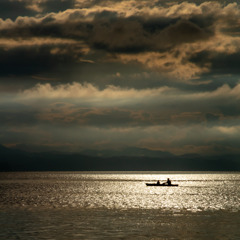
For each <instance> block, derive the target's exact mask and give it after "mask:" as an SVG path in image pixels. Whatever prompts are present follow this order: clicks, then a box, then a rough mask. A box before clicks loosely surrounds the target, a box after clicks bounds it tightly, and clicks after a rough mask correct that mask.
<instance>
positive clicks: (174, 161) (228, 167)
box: [0, 145, 240, 172]
mask: <svg viewBox="0 0 240 240" xmlns="http://www.w3.org/2000/svg"><path fill="white" fill-rule="evenodd" d="M0 171H2V172H3V171H240V155H231V154H229V155H221V156H201V155H198V154H185V155H181V156H176V155H173V154H171V153H169V152H163V151H151V150H148V149H144V148H126V149H124V150H121V151H120V150H119V151H118V150H101V151H100V150H96V151H92V150H84V151H82V152H81V153H61V152H27V151H23V150H18V149H12V148H7V147H4V146H2V145H0Z"/></svg>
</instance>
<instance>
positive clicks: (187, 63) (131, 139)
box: [0, 0, 240, 154]
mask: <svg viewBox="0 0 240 240" xmlns="http://www.w3.org/2000/svg"><path fill="white" fill-rule="evenodd" d="M15 9H18V10H15ZM13 10H14V11H13ZM0 16H1V18H0V64H1V69H0V93H1V97H0V99H1V102H0V116H1V118H0V122H1V134H0V142H1V143H3V144H7V145H18V144H26V145H35V146H44V147H47V146H52V147H54V146H55V147H57V146H61V147H62V148H64V149H66V150H67V149H68V150H72V151H73V150H77V149H84V148H92V149H94V148H121V147H124V146H138V147H147V148H149V149H160V150H164V151H165V150H166V151H170V152H174V153H185V152H192V153H196V152H198V153H201V152H204V153H209V154H210V153H211V154H214V153H219V152H221V151H222V152H238V151H239V150H238V146H239V145H238V144H239V140H240V135H239V129H240V126H239V117H240V114H239V113H240V107H239V106H240V104H239V101H240V98H239V96H240V82H239V74H240V68H239V66H238V63H239V61H240V47H239V46H240V17H239V16H240V8H239V4H238V3H237V2H234V1H228V3H225V2H224V1H192V2H185V1H176V2H172V1H161V0H154V1H136V0H131V1H129V0H128V1H125V0H117V1H113V0H88V1H87V0H62V1H57V2H55V1H52V0H39V1H30V0H4V1H2V2H1V3H0ZM64 146H65V147H64ZM219 149H221V151H220V150H219Z"/></svg>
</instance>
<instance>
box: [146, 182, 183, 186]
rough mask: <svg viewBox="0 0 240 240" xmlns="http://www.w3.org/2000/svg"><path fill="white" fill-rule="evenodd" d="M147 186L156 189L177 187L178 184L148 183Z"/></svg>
mask: <svg viewBox="0 0 240 240" xmlns="http://www.w3.org/2000/svg"><path fill="white" fill-rule="evenodd" d="M146 185H147V186H154V187H177V186H178V184H170V185H168V184H164V183H162V184H158V183H146Z"/></svg>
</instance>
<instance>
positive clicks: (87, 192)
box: [0, 172, 240, 239]
mask: <svg viewBox="0 0 240 240" xmlns="http://www.w3.org/2000/svg"><path fill="white" fill-rule="evenodd" d="M168 177H169V178H170V179H171V180H172V182H173V183H177V184H179V186H178V187H147V186H146V185H145V183H146V182H155V181H157V180H160V181H161V182H163V181H165V180H166V179H167V178H168ZM239 183H240V174H239V173H194V174H193V173H185V172H178V173H176V172H148V173H146V172H142V173H135V172H133V173H130V172H127V173H126V172H124V173H116V172H107V173H92V172H88V173H86V172H84V173H83V172H74V173H73V172H32V173H1V175H0V194H1V198H0V224H1V225H0V227H1V229H4V230H3V231H1V232H0V239H107V238H108V239H209V236H211V239H240V230H239V224H240V217H239V215H240V214H239V212H240V211H239V210H240V191H239V190H240V187H239ZM179 236H181V237H180V238H179Z"/></svg>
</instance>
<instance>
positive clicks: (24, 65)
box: [0, 45, 80, 76]
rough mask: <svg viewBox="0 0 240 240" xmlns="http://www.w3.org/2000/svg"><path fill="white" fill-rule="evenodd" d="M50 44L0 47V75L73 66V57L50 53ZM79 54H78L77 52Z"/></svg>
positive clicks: (24, 73) (44, 71)
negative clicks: (9, 47)
mask: <svg viewBox="0 0 240 240" xmlns="http://www.w3.org/2000/svg"><path fill="white" fill-rule="evenodd" d="M52 48H53V47H51V46H44V45H43V46H39V47H38V46H33V47H17V48H13V49H9V50H4V49H0V65H1V69H0V76H12V75H15V76H21V75H33V74H38V73H46V72H49V71H60V72H61V73H63V71H64V68H69V66H73V64H74V62H75V59H74V58H75V57H74V55H73V54H71V51H70V50H69V49H68V51H67V52H68V54H61V53H59V54H52V53H51V49H52ZM79 55H80V54H79Z"/></svg>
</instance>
